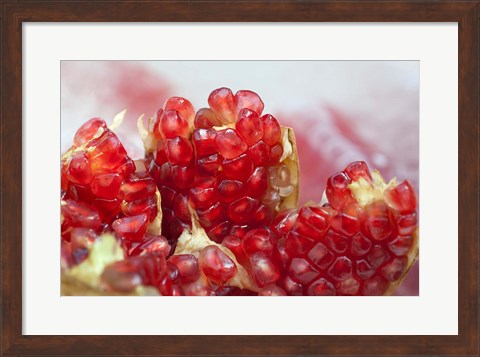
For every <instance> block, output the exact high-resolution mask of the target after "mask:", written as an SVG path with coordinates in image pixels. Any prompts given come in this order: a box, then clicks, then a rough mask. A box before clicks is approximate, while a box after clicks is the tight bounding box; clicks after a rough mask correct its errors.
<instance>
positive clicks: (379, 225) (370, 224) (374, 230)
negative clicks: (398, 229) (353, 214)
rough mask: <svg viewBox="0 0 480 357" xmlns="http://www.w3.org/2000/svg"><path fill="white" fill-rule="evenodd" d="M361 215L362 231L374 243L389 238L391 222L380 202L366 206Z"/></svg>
mask: <svg viewBox="0 0 480 357" xmlns="http://www.w3.org/2000/svg"><path fill="white" fill-rule="evenodd" d="M364 209H365V211H364V213H363V226H362V228H363V231H364V232H365V235H366V236H367V237H369V238H371V239H373V240H374V241H381V240H384V239H386V238H389V237H390V236H391V235H392V233H393V230H394V228H393V222H391V220H390V213H389V210H388V208H387V206H386V205H385V203H383V202H382V201H376V202H373V203H371V204H369V205H367V206H366V207H365V208H364Z"/></svg>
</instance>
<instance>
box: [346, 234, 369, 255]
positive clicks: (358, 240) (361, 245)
mask: <svg viewBox="0 0 480 357" xmlns="http://www.w3.org/2000/svg"><path fill="white" fill-rule="evenodd" d="M371 247H372V242H371V241H370V240H369V239H368V238H367V237H365V236H364V235H363V234H361V233H357V234H355V235H354V236H353V237H352V245H351V248H350V252H351V254H352V256H354V257H362V256H364V255H365V254H367V253H368V252H369V251H370V248H371Z"/></svg>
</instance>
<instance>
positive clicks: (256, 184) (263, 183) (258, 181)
mask: <svg viewBox="0 0 480 357" xmlns="http://www.w3.org/2000/svg"><path fill="white" fill-rule="evenodd" d="M267 188H268V176H267V170H266V168H265V167H257V168H256V169H255V171H254V172H253V173H252V175H251V176H250V178H249V179H248V181H247V184H246V190H247V194H248V195H249V196H251V197H261V196H263V195H264V194H265V192H266V191H267Z"/></svg>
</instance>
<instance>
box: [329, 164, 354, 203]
mask: <svg viewBox="0 0 480 357" xmlns="http://www.w3.org/2000/svg"><path fill="white" fill-rule="evenodd" d="M350 183H351V180H350V178H349V177H348V176H347V175H346V174H345V173H344V172H338V173H336V174H334V175H333V176H331V177H330V178H329V179H328V181H327V188H326V190H325V194H326V195H327V199H328V203H330V205H331V206H332V207H333V208H335V209H342V208H343V206H345V205H346V204H348V203H353V202H355V199H354V198H353V197H352V194H351V193H350V190H349V189H348V185H349V184H350Z"/></svg>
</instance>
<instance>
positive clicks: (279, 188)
mask: <svg viewBox="0 0 480 357" xmlns="http://www.w3.org/2000/svg"><path fill="white" fill-rule="evenodd" d="M171 103H175V105H172V104H171ZM208 103H209V105H210V108H202V109H200V110H198V112H197V113H196V115H195V112H194V109H193V105H192V104H191V103H190V102H189V101H188V100H186V99H184V98H179V97H173V98H170V99H169V100H167V102H166V104H165V105H164V107H163V108H162V109H160V110H159V111H158V112H157V115H156V116H155V117H154V118H152V119H151V121H150V125H149V131H147V130H146V129H145V128H143V122H142V121H141V119H140V120H139V130H140V132H141V134H142V136H143V140H144V144H145V149H146V157H147V159H146V162H147V167H148V170H149V172H150V174H151V175H152V177H154V179H155V181H156V183H157V185H158V187H159V190H160V192H161V194H162V197H164V196H166V197H168V198H167V199H165V198H164V199H163V200H162V210H163V213H164V220H163V232H164V234H165V235H166V236H167V237H168V238H169V239H170V240H171V241H174V240H176V239H177V238H178V237H179V235H180V234H181V233H182V231H183V230H184V229H189V228H191V226H190V220H191V217H190V212H189V211H188V209H187V208H186V207H187V206H190V207H191V208H192V209H193V210H194V212H195V213H196V215H197V216H198V219H199V222H200V224H201V226H202V227H203V228H204V229H205V230H206V232H207V234H208V236H209V237H210V238H211V239H212V240H214V241H215V242H221V241H222V240H223V239H224V238H225V237H226V236H227V235H229V234H230V235H231V234H235V232H236V228H235V227H237V226H242V227H243V228H244V229H246V230H248V229H251V228H255V227H266V226H268V225H269V223H270V221H271V220H272V218H273V217H274V214H275V212H277V211H278V210H279V209H282V208H286V207H294V206H295V204H296V197H297V186H298V180H297V177H298V167H297V166H296V162H295V161H294V155H293V151H294V150H295V148H294V145H295V143H294V139H293V132H292V131H291V130H289V129H287V128H281V127H280V125H279V124H278V122H277V120H276V119H275V118H274V117H273V116H272V115H269V114H266V115H262V111H263V108H264V104H263V102H262V100H261V99H260V97H259V96H258V95H257V94H256V93H254V92H251V91H246V90H242V91H238V92H237V93H236V94H235V95H234V94H233V93H232V91H231V90H230V89H228V88H219V89H216V90H214V91H213V92H212V93H211V94H210V96H209V98H208ZM292 171H293V172H292ZM179 201H180V202H182V203H181V204H179Z"/></svg>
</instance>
